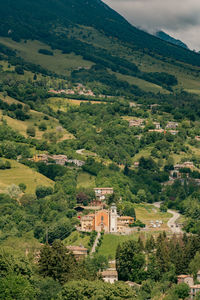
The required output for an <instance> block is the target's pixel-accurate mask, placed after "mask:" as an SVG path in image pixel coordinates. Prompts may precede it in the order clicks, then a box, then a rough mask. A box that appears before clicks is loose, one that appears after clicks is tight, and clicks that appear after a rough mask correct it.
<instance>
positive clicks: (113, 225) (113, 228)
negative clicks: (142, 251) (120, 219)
mask: <svg viewBox="0 0 200 300" xmlns="http://www.w3.org/2000/svg"><path fill="white" fill-rule="evenodd" d="M115 232H117V207H116V205H115V204H114V203H113V204H112V205H111V207H110V233H115Z"/></svg>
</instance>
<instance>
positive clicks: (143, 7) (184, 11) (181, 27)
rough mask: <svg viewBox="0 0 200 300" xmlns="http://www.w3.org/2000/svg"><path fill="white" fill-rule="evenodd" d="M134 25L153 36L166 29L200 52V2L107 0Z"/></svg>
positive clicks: (198, 0)
mask: <svg viewBox="0 0 200 300" xmlns="http://www.w3.org/2000/svg"><path fill="white" fill-rule="evenodd" d="M103 2H105V3H106V4H107V5H109V6H110V7H111V8H113V9H114V10H116V11H117V12H118V13H120V14H121V15H122V16H123V17H125V18H126V19H127V20H128V21H129V22H130V23H131V24H133V25H135V26H136V27H139V28H141V29H144V30H146V31H149V32H150V33H153V32H155V31H159V30H163V31H165V32H166V33H168V34H170V35H171V36H173V37H174V38H177V39H180V40H182V41H183V42H184V43H186V44H187V45H188V47H189V48H190V49H192V50H193V49H196V50H198V51H199V50H200V0H103Z"/></svg>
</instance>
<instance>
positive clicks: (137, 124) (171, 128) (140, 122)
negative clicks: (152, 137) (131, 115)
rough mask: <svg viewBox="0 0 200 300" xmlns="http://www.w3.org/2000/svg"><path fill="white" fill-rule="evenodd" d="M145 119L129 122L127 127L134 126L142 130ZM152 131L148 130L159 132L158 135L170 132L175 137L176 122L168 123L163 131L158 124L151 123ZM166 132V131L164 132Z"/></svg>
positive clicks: (176, 131)
mask: <svg viewBox="0 0 200 300" xmlns="http://www.w3.org/2000/svg"><path fill="white" fill-rule="evenodd" d="M144 124H145V119H134V120H130V121H129V127H132V126H135V127H140V128H144V127H145V125H144ZM153 125H154V127H155V128H154V129H149V132H159V133H164V134H165V133H166V132H170V133H171V134H172V135H176V134H177V133H178V130H176V129H177V127H178V123H176V122H168V123H167V125H166V127H165V129H162V128H161V126H160V123H159V122H153ZM166 130H167V131H166Z"/></svg>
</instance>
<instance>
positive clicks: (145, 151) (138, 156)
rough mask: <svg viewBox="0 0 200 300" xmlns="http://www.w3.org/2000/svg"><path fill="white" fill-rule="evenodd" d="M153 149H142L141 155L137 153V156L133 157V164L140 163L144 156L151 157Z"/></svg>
mask: <svg viewBox="0 0 200 300" xmlns="http://www.w3.org/2000/svg"><path fill="white" fill-rule="evenodd" d="M152 149H153V147H147V148H145V149H142V150H141V151H140V152H139V153H137V154H136V155H135V156H134V157H133V159H132V161H133V162H135V161H139V160H140V158H141V157H142V156H144V157H145V158H146V157H149V156H150V155H151V150H152Z"/></svg>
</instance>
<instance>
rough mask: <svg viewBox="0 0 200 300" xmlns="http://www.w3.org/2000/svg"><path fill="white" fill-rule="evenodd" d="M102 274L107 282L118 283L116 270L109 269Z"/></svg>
mask: <svg viewBox="0 0 200 300" xmlns="http://www.w3.org/2000/svg"><path fill="white" fill-rule="evenodd" d="M100 274H101V276H102V279H103V281H105V282H109V283H115V281H118V273H117V271H116V270H115V269H107V270H105V271H102V272H101V273H100Z"/></svg>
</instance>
